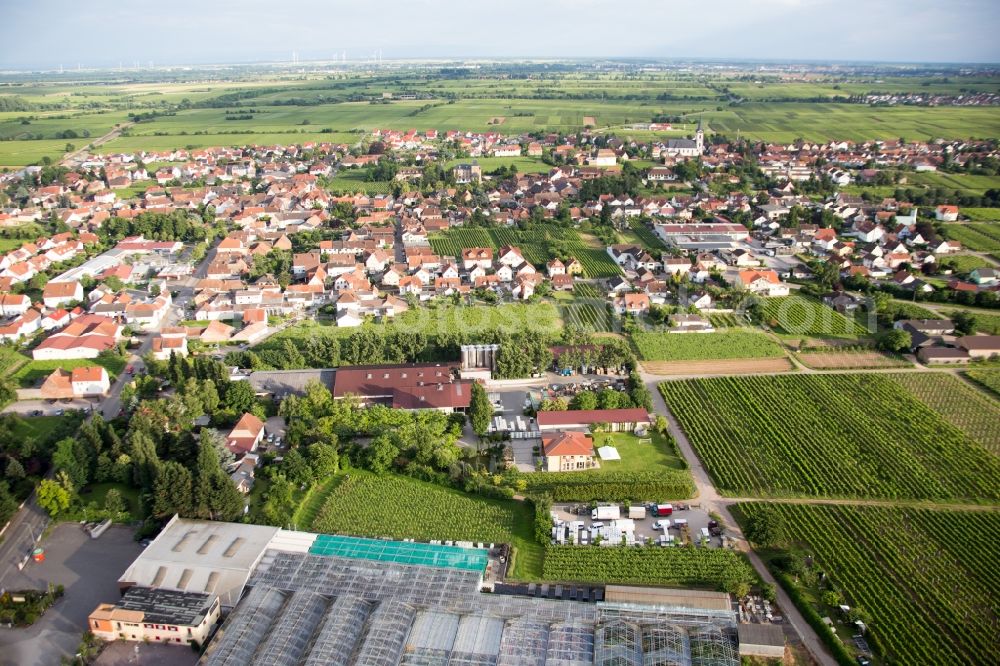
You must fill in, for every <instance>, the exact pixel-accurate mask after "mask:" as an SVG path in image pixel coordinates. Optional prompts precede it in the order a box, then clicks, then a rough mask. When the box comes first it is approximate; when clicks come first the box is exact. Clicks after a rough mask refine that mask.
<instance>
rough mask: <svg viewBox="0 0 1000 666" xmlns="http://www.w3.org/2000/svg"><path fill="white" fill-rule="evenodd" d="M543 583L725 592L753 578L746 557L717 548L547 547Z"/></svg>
mask: <svg viewBox="0 0 1000 666" xmlns="http://www.w3.org/2000/svg"><path fill="white" fill-rule="evenodd" d="M542 573H543V575H544V578H545V580H549V581H560V582H583V583H621V584H626V585H665V586H670V587H698V588H709V589H715V590H728V589H730V586H731V585H732V584H733V583H734V582H739V581H743V582H745V583H747V584H753V583H755V582H756V581H757V576H756V574H755V573H754V570H753V568H752V567H751V566H750V564H749V563H748V562H747V560H746V558H745V556H743V555H741V554H740V553H737V552H736V551H733V550H723V549H721V548H659V547H655V548H623V547H618V548H597V547H593V546H588V547H585V546H550V547H549V548H546V550H545V566H544V567H543V569H542Z"/></svg>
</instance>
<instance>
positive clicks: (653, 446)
mask: <svg viewBox="0 0 1000 666" xmlns="http://www.w3.org/2000/svg"><path fill="white" fill-rule="evenodd" d="M646 439H648V440H649V441H644V440H646ZM602 446H613V447H615V448H616V449H618V454H619V455H620V456H621V457H622V459H621V460H602V461H601V467H600V469H598V470H596V471H595V474H608V473H613V472H648V471H651V470H656V469H686V468H687V465H686V464H685V462H684V459H683V458H681V457H680V455H679V454H678V453H677V449H676V448H674V444H673V442H670V441H668V440H667V438H666V437H665V436H663V435H662V434H660V433H658V432H652V433H650V436H649V437H648V438H640V437H636V436H635V435H633V434H632V433H630V432H608V433H599V434H597V435H595V436H594V447H595V448H600V447H602Z"/></svg>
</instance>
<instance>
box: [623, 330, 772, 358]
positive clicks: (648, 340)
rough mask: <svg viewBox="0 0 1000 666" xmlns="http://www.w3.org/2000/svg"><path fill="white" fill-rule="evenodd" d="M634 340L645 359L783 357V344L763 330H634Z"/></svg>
mask: <svg viewBox="0 0 1000 666" xmlns="http://www.w3.org/2000/svg"><path fill="white" fill-rule="evenodd" d="M632 341H633V342H634V343H635V346H636V349H638V350H639V356H640V357H641V358H642V359H643V360H644V361H701V360H715V359H729V358H771V357H779V356H784V354H785V352H784V351H783V350H782V349H781V347H780V346H778V344H777V343H776V342H774V341H773V340H771V339H770V338H768V337H767V336H766V335H764V334H763V333H755V332H753V331H749V330H734V331H726V332H721V333H664V332H656V331H642V330H639V331H635V332H634V333H632Z"/></svg>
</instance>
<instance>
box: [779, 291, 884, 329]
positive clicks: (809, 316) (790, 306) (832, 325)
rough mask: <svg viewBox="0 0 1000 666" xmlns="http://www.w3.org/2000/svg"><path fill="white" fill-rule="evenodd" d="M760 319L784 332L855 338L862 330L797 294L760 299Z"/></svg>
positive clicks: (845, 318) (839, 315)
mask: <svg viewBox="0 0 1000 666" xmlns="http://www.w3.org/2000/svg"><path fill="white" fill-rule="evenodd" d="M764 321H765V322H767V324H768V326H770V327H771V328H772V329H774V330H775V331H778V332H779V333H782V334H784V335H795V336H799V335H804V336H808V337H817V338H849V339H855V338H857V337H858V336H859V335H864V334H865V330H864V328H862V327H861V326H860V325H858V324H857V323H856V322H855V321H854V320H852V319H848V318H847V317H845V316H844V315H842V314H840V313H839V312H837V311H836V310H834V309H833V308H830V307H827V306H826V305H823V304H822V303H820V302H819V301H814V300H812V299H810V298H803V297H801V296H782V297H779V298H765V299H764Z"/></svg>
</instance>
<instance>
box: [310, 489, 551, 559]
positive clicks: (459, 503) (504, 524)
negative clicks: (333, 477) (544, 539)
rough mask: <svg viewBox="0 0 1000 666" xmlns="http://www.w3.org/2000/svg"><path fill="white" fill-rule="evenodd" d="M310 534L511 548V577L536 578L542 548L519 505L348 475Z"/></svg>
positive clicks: (531, 520)
mask: <svg viewBox="0 0 1000 666" xmlns="http://www.w3.org/2000/svg"><path fill="white" fill-rule="evenodd" d="M309 529H312V530H313V531H316V532H322V533H334V534H348V535H352V536H366V537H390V538H395V539H404V538H414V539H419V540H430V539H449V540H461V541H483V542H488V543H510V544H512V545H513V546H514V549H515V554H514V568H513V572H512V575H513V577H514V578H520V579H536V578H539V577H540V576H541V565H542V552H543V549H542V546H541V545H540V544H538V543H537V542H536V541H535V540H534V514H533V512H532V511H531V509H530V508H529V507H528V506H527V505H525V504H523V503H520V502H515V501H512V500H511V501H502V500H490V499H484V498H481V497H475V496H473V495H466V494H465V493H461V492H458V491H456V490H449V489H447V488H442V487H441V486H436V485H433V484H430V483H425V482H423V481H418V480H415V479H411V478H408V477H402V476H395V475H385V476H376V475H374V474H371V473H370V472H365V471H363V470H358V469H351V470H350V478H349V479H345V480H343V481H342V482H340V483H339V484H338V485H337V486H336V487H335V488H334V489H333V490H332V491H331V492H329V493H328V494H327V495H326V499H325V501H324V503H323V505H322V507H321V508H320V509H319V511H318V512H317V513H316V516H315V519H314V520H313V522H312V524H311V526H310V527H309Z"/></svg>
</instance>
